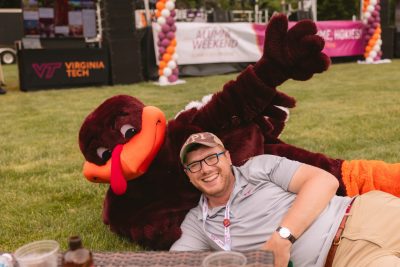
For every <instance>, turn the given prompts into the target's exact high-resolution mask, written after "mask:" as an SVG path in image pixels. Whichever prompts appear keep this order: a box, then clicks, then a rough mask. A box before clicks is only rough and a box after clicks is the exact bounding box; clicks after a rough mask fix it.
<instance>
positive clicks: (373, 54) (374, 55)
mask: <svg viewBox="0 0 400 267" xmlns="http://www.w3.org/2000/svg"><path fill="white" fill-rule="evenodd" d="M377 54H378V53H376V51H374V50H372V51H371V52H369V57H371V58H374V57H376V55H377Z"/></svg>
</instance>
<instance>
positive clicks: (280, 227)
mask: <svg viewBox="0 0 400 267" xmlns="http://www.w3.org/2000/svg"><path fill="white" fill-rule="evenodd" d="M282 229H286V230H287V231H288V232H289V236H287V237H283V236H282V235H281V234H280V231H281V230H282ZM276 231H277V232H278V233H279V235H280V236H281V237H282V238H284V239H287V240H289V241H290V242H292V244H293V243H294V242H295V241H296V240H297V239H296V238H295V237H294V236H293V235H292V233H291V232H290V230H289V229H288V228H286V227H282V226H279V227H278V228H276Z"/></svg>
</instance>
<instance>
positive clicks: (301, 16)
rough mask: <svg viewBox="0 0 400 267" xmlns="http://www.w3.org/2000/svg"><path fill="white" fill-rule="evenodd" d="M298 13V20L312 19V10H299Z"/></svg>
mask: <svg viewBox="0 0 400 267" xmlns="http://www.w3.org/2000/svg"><path fill="white" fill-rule="evenodd" d="M296 14H297V20H303V19H312V13H311V10H310V11H303V10H299V11H297V12H296Z"/></svg>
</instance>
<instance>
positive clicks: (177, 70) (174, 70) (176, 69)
mask: <svg viewBox="0 0 400 267" xmlns="http://www.w3.org/2000/svg"><path fill="white" fill-rule="evenodd" d="M172 74H174V75H176V76H178V74H179V68H178V67H176V68H175V69H173V70H172Z"/></svg>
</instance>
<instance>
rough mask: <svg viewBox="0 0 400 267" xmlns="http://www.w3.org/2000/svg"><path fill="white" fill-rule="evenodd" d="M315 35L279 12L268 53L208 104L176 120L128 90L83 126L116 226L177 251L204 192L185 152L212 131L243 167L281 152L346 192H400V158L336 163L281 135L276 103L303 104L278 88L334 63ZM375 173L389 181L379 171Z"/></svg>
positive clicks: (309, 25) (94, 173) (107, 212)
mask: <svg viewBox="0 0 400 267" xmlns="http://www.w3.org/2000/svg"><path fill="white" fill-rule="evenodd" d="M316 32H317V29H316V26H315V24H314V23H313V22H312V21H301V22H299V23H297V24H296V25H295V26H294V27H292V28H291V29H290V30H289V31H288V21H287V18H286V16H284V15H277V16H274V17H273V18H272V19H271V21H270V22H269V24H268V27H267V29H266V35H265V44H264V52H263V56H262V57H261V59H260V60H259V61H258V62H257V63H256V64H255V65H254V66H249V67H248V68H247V69H245V70H244V71H243V72H242V73H241V74H240V75H239V76H238V77H237V79H236V80H235V81H230V82H228V83H226V84H225V86H224V88H223V90H222V91H220V92H218V93H216V94H214V95H213V96H212V98H211V100H210V101H209V102H208V103H206V104H205V105H204V106H203V107H201V108H199V109H196V108H192V109H189V110H186V111H184V112H182V113H180V114H179V115H178V116H177V117H176V118H175V119H173V120H171V121H169V122H168V125H167V123H166V120H165V116H164V114H163V113H162V112H161V111H160V110H159V109H158V108H156V107H151V106H145V105H144V104H143V103H142V102H140V101H139V100H138V99H136V98H134V97H131V96H127V95H119V96H115V97H112V98H110V99H108V100H106V101H105V102H104V103H102V104H101V105H100V106H99V107H98V108H97V109H96V110H94V111H93V112H92V113H91V114H89V115H88V117H87V118H86V119H85V121H84V122H83V125H82V127H81V130H80V132H79V145H80V149H81V151H82V153H83V155H84V156H85V159H86V162H85V165H84V175H85V176H86V178H87V179H89V180H90V181H93V182H105V183H110V188H109V190H108V192H107V195H106V198H105V200H104V208H103V220H104V222H105V223H106V224H108V225H109V226H110V228H111V230H112V231H113V232H115V233H117V234H119V235H122V236H126V237H129V238H130V239H131V240H132V241H133V242H136V243H138V244H140V245H142V246H143V247H146V248H150V249H156V250H165V249H169V247H170V246H171V245H172V244H173V242H174V241H175V240H177V239H178V238H179V237H180V235H181V230H180V224H181V222H182V221H183V219H184V217H185V215H186V213H187V212H188V211H189V210H190V209H191V208H193V207H194V206H196V205H197V203H198V201H199V196H200V193H199V191H197V189H195V188H194V187H193V186H192V185H191V184H190V182H189V180H188V179H187V177H186V176H185V173H184V171H183V167H182V166H181V165H180V160H179V150H180V148H181V146H182V144H183V142H184V141H185V140H186V138H187V137H188V136H189V135H190V134H192V133H196V132H203V131H209V132H213V133H215V134H216V135H217V136H218V137H220V138H221V139H222V141H223V142H224V144H225V146H226V148H227V149H228V150H229V151H230V154H231V156H232V161H233V164H234V165H242V164H243V163H245V162H246V161H247V160H248V159H249V158H250V157H252V156H256V155H260V154H275V155H279V156H284V157H287V158H289V159H294V160H298V161H301V162H304V163H308V164H311V165H314V166H318V167H320V168H323V169H325V170H327V171H329V172H330V173H332V174H333V175H335V176H336V177H337V178H338V179H339V182H340V188H339V190H338V192H337V194H339V195H346V194H347V195H353V194H358V193H363V192H365V191H369V190H371V189H380V190H384V191H388V192H392V193H398V192H399V191H400V188H399V185H398V183H396V181H394V180H391V179H392V178H393V179H395V178H397V179H398V177H399V173H400V166H399V164H392V165H388V164H386V163H383V162H379V161H344V160H341V159H330V158H328V157H326V156H325V155H323V154H316V153H312V152H308V151H306V150H303V149H300V148H296V147H294V146H291V145H288V144H285V143H283V142H282V141H281V140H279V139H278V135H279V134H280V132H281V131H282V129H283V127H284V122H285V119H286V113H285V112H284V111H283V110H282V109H281V108H278V107H277V106H280V107H286V108H292V107H294V105H295V100H294V99H293V98H291V97H289V96H287V95H285V94H283V93H281V92H278V91H277V90H276V87H277V86H279V85H280V84H282V83H283V82H284V81H286V80H287V79H290V78H291V79H294V80H300V81H303V80H307V79H309V78H311V77H312V76H313V74H314V73H321V72H323V71H325V70H326V69H327V68H328V66H329V64H330V60H329V58H328V57H327V56H326V55H325V54H323V53H322V52H321V51H322V49H323V47H324V41H323V39H322V38H321V37H319V36H317V35H316ZM375 170H379V172H378V173H379V174H380V175H379V177H384V178H385V179H383V178H379V179H381V180H379V179H378V178H377V177H375V175H376V174H377V172H375ZM360 173H362V174H363V175H360ZM381 174H383V175H381ZM359 177H362V180H361V179H360V178H359ZM371 185H372V186H371Z"/></svg>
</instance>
